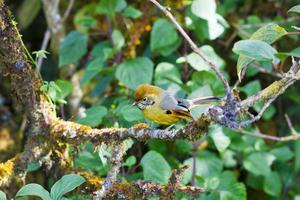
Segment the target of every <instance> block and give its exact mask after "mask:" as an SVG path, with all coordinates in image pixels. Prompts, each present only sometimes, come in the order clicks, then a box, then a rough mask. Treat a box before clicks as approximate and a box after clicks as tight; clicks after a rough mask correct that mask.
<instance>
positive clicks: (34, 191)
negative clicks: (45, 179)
mask: <svg viewBox="0 0 300 200" xmlns="http://www.w3.org/2000/svg"><path fill="white" fill-rule="evenodd" d="M22 196H37V197H40V198H41V199H43V200H53V199H52V198H51V197H50V194H49V192H48V191H47V190H45V188H43V187H42V186H41V185H39V184H36V183H30V184H27V185H24V186H23V187H22V188H21V189H20V190H19V191H18V192H17V194H16V197H22Z"/></svg>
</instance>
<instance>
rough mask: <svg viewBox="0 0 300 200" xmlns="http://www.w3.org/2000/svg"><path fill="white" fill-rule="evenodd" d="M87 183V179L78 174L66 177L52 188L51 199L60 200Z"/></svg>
mask: <svg viewBox="0 0 300 200" xmlns="http://www.w3.org/2000/svg"><path fill="white" fill-rule="evenodd" d="M84 182H85V179H84V178H83V177H82V176H80V175H77V174H68V175H64V176H63V177H62V178H61V179H59V180H58V181H57V182H56V183H55V184H54V185H53V186H52V188H51V192H50V195H51V198H52V199H53V200H59V199H61V198H62V196H63V195H64V194H66V193H68V192H71V191H72V190H74V189H75V188H77V187H78V186H80V185H81V184H82V183H84Z"/></svg>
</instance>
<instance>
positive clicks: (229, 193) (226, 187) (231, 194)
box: [217, 171, 247, 200]
mask: <svg viewBox="0 0 300 200" xmlns="http://www.w3.org/2000/svg"><path fill="white" fill-rule="evenodd" d="M219 179H220V184H219V186H218V188H217V191H219V194H220V199H221V200H246V199H247V193H246V187H245V185H244V184H243V183H238V182H237V180H236V178H235V175H234V174H233V173H232V172H229V171H225V172H223V173H222V174H221V175H220V176H219Z"/></svg>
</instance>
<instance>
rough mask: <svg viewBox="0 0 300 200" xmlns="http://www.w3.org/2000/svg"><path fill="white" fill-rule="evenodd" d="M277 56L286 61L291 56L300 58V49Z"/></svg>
mask: <svg viewBox="0 0 300 200" xmlns="http://www.w3.org/2000/svg"><path fill="white" fill-rule="evenodd" d="M276 56H277V57H278V58H280V59H286V58H287V57H289V56H294V57H297V58H300V47H298V48H295V49H293V50H292V51H290V52H286V53H283V52H279V53H278V54H276Z"/></svg>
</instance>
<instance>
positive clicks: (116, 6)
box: [97, 0, 127, 16]
mask: <svg viewBox="0 0 300 200" xmlns="http://www.w3.org/2000/svg"><path fill="white" fill-rule="evenodd" d="M126 6H127V3H126V1H125V0H101V1H100V2H99V4H98V6H97V12H98V13H99V14H103V15H109V16H113V15H114V14H115V12H120V11H122V10H123V9H124V8H125V7H126Z"/></svg>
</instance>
